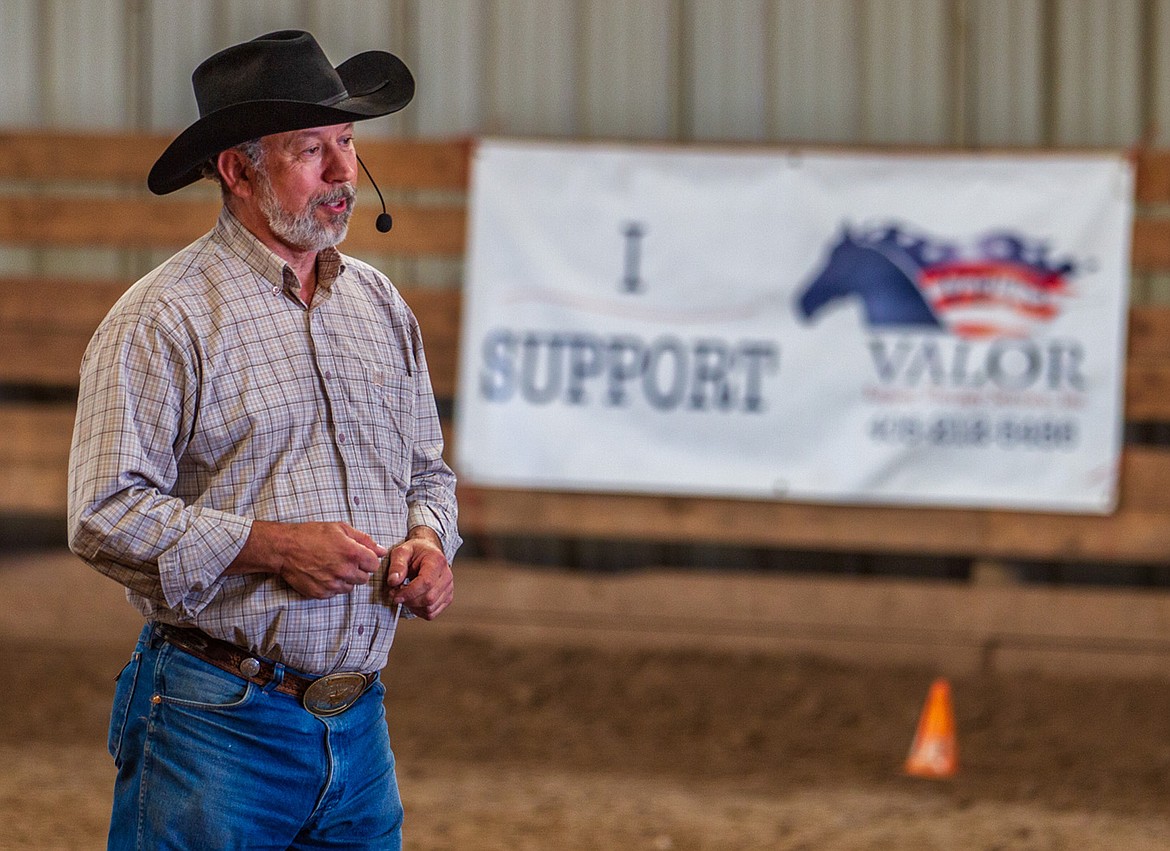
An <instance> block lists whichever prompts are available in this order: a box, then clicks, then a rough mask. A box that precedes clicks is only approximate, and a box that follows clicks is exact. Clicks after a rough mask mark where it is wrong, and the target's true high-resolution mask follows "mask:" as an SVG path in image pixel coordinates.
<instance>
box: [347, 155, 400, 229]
mask: <svg viewBox="0 0 1170 851" xmlns="http://www.w3.org/2000/svg"><path fill="white" fill-rule="evenodd" d="M355 156H356V155H355ZM357 161H358V165H360V166H361V167H362V171H364V172H365V173H366V177H368V178H369V179H370V185H371V186H373V187H374V191H375V192H377V193H378V200H379V201H380V202H381V204H382V212H381V213H379V214H378V218H376V219H374V227H376V228H377V229H378V232H379V233H389V231H390V228H392V227H394V220H393V219H392V218H390V214H389V213H387V212H386V202H385V201H384V200H383V199H382V190H381V189H379V188H378V184H377V183H375V182H374V175H372V174H370V170H369V169H368V168H366V164H365V163H364V162H362V158H361V157H358V158H357Z"/></svg>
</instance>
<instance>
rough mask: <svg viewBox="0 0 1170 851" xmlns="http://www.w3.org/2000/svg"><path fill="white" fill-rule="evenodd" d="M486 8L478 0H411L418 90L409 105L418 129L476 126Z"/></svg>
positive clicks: (463, 130) (453, 130) (439, 132)
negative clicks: (413, 1) (416, 0)
mask: <svg viewBox="0 0 1170 851" xmlns="http://www.w3.org/2000/svg"><path fill="white" fill-rule="evenodd" d="M487 9H488V4H486V3H483V2H480V0H444V2H442V3H427V2H420V3H418V4H417V5H415V7H414V11H413V16H414V18H415V20H416V27H417V29H416V30H415V33H414V35H415V38H416V40H417V47H416V50H415V57H414V71H415V76H416V77H417V79H418V81H419V96H418V97H417V98H416V100H417V103H415V104H414V105H413V106H411V107H410V110H411V112H412V113H413V120H414V121H415V122H416V123H415V125H414V126H415V128H416V129H417V132H418V133H420V134H421V135H424V136H450V135H459V134H469V133H474V132H475V131H476V130H478V129H479V128H480V127H481V126H482V123H483V106H484V68H485V57H484V50H485V42H486V37H485V35H486V29H485V15H486V13H487ZM423 92H425V96H423V94H422V93H423Z"/></svg>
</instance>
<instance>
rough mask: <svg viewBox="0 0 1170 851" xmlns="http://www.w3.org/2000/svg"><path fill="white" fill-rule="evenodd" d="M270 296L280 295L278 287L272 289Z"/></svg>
mask: <svg viewBox="0 0 1170 851" xmlns="http://www.w3.org/2000/svg"><path fill="white" fill-rule="evenodd" d="M272 294H273V295H280V287H273V288H272Z"/></svg>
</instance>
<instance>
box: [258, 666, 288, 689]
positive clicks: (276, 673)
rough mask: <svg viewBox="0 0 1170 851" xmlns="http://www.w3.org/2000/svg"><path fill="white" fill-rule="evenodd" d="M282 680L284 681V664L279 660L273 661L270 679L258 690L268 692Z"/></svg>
mask: <svg viewBox="0 0 1170 851" xmlns="http://www.w3.org/2000/svg"><path fill="white" fill-rule="evenodd" d="M283 682H284V665H283V664H282V663H280V662H277V663H275V665H273V668H272V679H271V680H269V681H268V682H267V683H265V684H264V686H263V687H262V688H261V689H260V690H261V691H263V692H265V693H268V692H270V691H272V690H273V689H275V688H277V687H278V686H279V685H280V684H281V683H283Z"/></svg>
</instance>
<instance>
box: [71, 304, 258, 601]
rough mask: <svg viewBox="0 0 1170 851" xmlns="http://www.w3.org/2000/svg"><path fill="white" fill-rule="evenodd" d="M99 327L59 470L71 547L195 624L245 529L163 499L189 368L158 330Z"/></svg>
mask: <svg viewBox="0 0 1170 851" xmlns="http://www.w3.org/2000/svg"><path fill="white" fill-rule="evenodd" d="M154 319H155V318H154V317H152V318H150V319H148V318H146V317H144V316H142V315H136V314H134V313H133V312H126V313H125V314H124V315H121V316H119V317H118V318H117V319H116V320H107V322H106V323H105V324H103V326H102V327H101V328H100V329H99V330H98V333H97V334H95V336H94V338H93V340H92V341H91V342H90V345H89V347H88V349H87V351H86V354H85V357H84V359H83V361H82V367H81V380H80V392H79V395H78V407H77V419H76V423H75V426H74V432H73V443H72V448H71V453H70V465H69V506H68V523H69V545H70V547H71V549H72V550H73V551H74V552H75V553H76V554H77V555H78V556H80V557H81V558H82V559H84V560H85V561H86V562H88V563H89V564H91V565H92V566H93V567H94V568H96V569H97V570H99V571H101V572H102V573H105V574H106V575H108V576H110V577H111V578H113V579H115V580H116V581H118V582H120V583H122V584H123V585H125V586H126V587H127V588H129V589H130V590H131V591H134V592H136V593H138V594H140V595H141V596H143V597H146V598H148V599H150V600H153V601H154V602H155V603H157V604H161V605H164V606H165V607H166V608H169V609H171V610H173V611H175V612H176V613H177V614H179V615H180V616H184V617H188V616H193V615H195V614H197V613H198V612H199V611H200V610H201V609H202V608H203V606H204V605H206V604H207V603H208V602H209V601H210V600H211V599H212V598H213V597H214V595H215V593H216V590H217V589H216V587H215V582H216V579H217V578H218V577H219V576H220V574H221V573H222V572H223V571H224V569H225V568H226V567H227V566H228V565H229V564H230V563H231V562H232V561H233V560H234V559H235V557H236V556H237V555H238V554H239V551H240V550H241V549H242V548H243V546H244V543H245V542H246V540H247V538H248V534H249V532H250V531H251V521H250V520H249V519H247V518H244V517H239V516H236V515H232V514H228V513H226V512H223V511H219V510H214V509H210V508H207V507H203V506H199V505H191V504H187V503H185V502H184V501H183V500H182V499H179V498H177V497H175V496H172V495H171V493H172V489H173V487H174V484H175V481H176V478H177V475H178V464H179V462H178V459H179V457H180V456H181V454H182V451H183V447H184V445H185V442H186V439H187V436H189V435H190V434H191V431H192V429H193V426H194V418H195V416H196V414H195V412H196V409H197V403H198V398H197V396H198V387H199V382H198V379H197V375H196V372H197V359H196V357H195V355H194V354H193V352H192V350H191V346H189V345H184V344H183V342H182V341H181V338H180V337H179V335H177V334H176V333H175V332H174V331H173V330H168V329H167V328H166V327H165V326H164V325H162V324H160V323H159V322H157V321H154Z"/></svg>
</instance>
